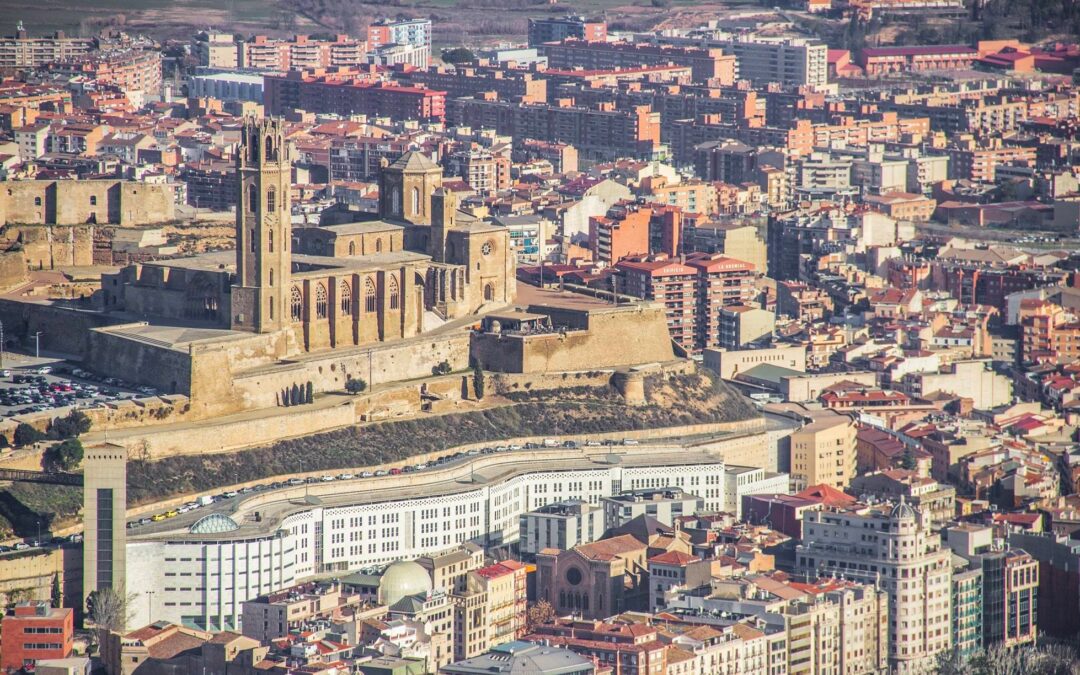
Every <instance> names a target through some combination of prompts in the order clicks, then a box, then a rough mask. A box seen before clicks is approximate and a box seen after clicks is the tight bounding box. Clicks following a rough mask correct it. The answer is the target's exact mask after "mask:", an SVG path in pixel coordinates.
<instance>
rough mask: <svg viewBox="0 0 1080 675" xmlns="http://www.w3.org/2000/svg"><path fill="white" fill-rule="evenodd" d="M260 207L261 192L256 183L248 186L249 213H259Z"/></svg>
mask: <svg viewBox="0 0 1080 675" xmlns="http://www.w3.org/2000/svg"><path fill="white" fill-rule="evenodd" d="M258 207H259V191H258V190H257V189H256V188H255V183H252V184H251V185H248V211H257V210H258Z"/></svg>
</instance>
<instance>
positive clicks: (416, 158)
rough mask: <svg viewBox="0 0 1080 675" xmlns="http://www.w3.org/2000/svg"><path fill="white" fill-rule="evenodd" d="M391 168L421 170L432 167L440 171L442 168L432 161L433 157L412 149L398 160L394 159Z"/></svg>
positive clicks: (429, 169)
mask: <svg viewBox="0 0 1080 675" xmlns="http://www.w3.org/2000/svg"><path fill="white" fill-rule="evenodd" d="M389 168H391V169H398V170H400V171H420V172H423V171H431V170H432V169H436V170H439V171H441V170H442V169H439V165H438V164H436V163H435V162H433V161H431V158H429V157H428V156H427V155H425V154H424V153H422V152H417V151H416V150H410V151H409V152H406V153H405V154H404V155H402V156H401V157H398V158H397V159H396V160H394V162H393V164H391V165H390V167H389Z"/></svg>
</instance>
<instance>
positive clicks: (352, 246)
mask: <svg viewBox="0 0 1080 675" xmlns="http://www.w3.org/2000/svg"><path fill="white" fill-rule="evenodd" d="M349 255H356V242H355V241H350V242H349Z"/></svg>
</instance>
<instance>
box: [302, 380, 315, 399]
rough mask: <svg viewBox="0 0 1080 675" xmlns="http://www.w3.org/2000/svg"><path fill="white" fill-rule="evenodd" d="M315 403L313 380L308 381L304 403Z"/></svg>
mask: <svg viewBox="0 0 1080 675" xmlns="http://www.w3.org/2000/svg"><path fill="white" fill-rule="evenodd" d="M314 401H315V387H314V385H312V384H311V380H308V383H307V386H306V387H305V390H304V403H312V402H314Z"/></svg>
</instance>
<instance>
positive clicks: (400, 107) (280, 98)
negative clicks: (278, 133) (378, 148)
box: [263, 69, 446, 121]
mask: <svg viewBox="0 0 1080 675" xmlns="http://www.w3.org/2000/svg"><path fill="white" fill-rule="evenodd" d="M263 100H264V105H265V106H266V111H267V114H270V115H284V114H286V113H289V112H292V111H294V110H305V111H307V112H313V113H331V114H335V115H342V116H345V117H347V116H350V115H369V116H372V117H389V118H391V119H393V120H421V121H442V120H443V119H444V118H445V117H446V93H445V92H442V91H436V90H433V89H424V88H421V87H404V86H399V85H394V84H389V83H386V82H376V81H372V80H371V79H369V78H367V77H366V76H365V75H363V74H361V73H360V72H359V71H356V70H352V69H337V70H334V71H329V70H322V69H315V70H307V71H295V70H294V71H290V72H288V73H287V74H285V75H267V76H266V77H265V84H264V91H263Z"/></svg>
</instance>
